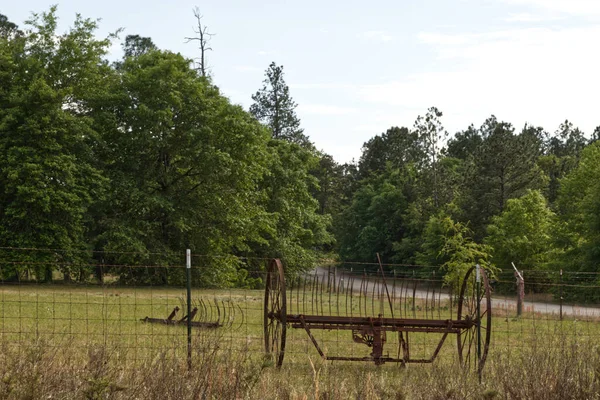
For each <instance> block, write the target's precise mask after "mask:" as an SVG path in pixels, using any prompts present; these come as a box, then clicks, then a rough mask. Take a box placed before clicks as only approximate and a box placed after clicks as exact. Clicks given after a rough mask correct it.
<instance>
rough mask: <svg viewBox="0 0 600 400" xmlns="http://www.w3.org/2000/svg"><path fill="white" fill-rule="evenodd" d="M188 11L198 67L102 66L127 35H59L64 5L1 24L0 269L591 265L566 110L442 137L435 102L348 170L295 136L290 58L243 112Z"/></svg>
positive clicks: (17, 273) (597, 256)
mask: <svg viewBox="0 0 600 400" xmlns="http://www.w3.org/2000/svg"><path fill="white" fill-rule="evenodd" d="M195 15H196V18H197V21H198V30H197V31H196V33H197V34H199V37H197V38H191V39H193V40H196V41H197V42H198V44H199V49H200V50H201V52H202V53H201V58H200V59H201V63H200V66H199V67H196V66H195V65H194V62H193V61H192V60H190V59H187V58H185V57H183V56H182V55H180V54H177V53H173V52H171V51H168V50H163V49H159V48H157V47H156V46H155V44H154V43H153V41H152V39H151V38H147V37H140V36H138V35H129V36H126V37H125V40H124V42H123V57H122V58H121V59H120V60H118V61H113V62H110V61H108V60H107V52H108V48H109V46H110V45H111V43H112V42H113V41H115V40H117V39H118V34H119V32H116V33H114V34H111V35H109V36H108V37H106V38H100V39H99V38H97V37H96V31H97V29H98V23H97V21H94V20H90V19H85V18H82V17H80V16H77V18H76V19H75V21H74V22H73V24H72V27H71V28H70V29H69V30H68V31H67V32H66V33H64V34H59V33H57V17H56V8H55V7H53V8H51V9H50V10H49V11H48V12H44V13H40V14H32V16H31V18H30V19H29V20H28V21H26V22H25V24H24V28H21V27H19V26H18V25H17V24H15V23H13V22H11V21H10V20H9V19H8V18H7V17H6V16H3V15H0V246H1V247H2V248H3V249H4V250H3V251H0V262H2V261H3V260H2V259H4V261H3V267H2V272H1V274H2V279H24V278H25V275H27V274H31V275H32V276H34V277H35V278H36V279H38V280H50V279H51V278H52V272H53V271H56V270H57V269H58V270H60V272H62V273H63V275H64V277H65V279H87V276H88V275H89V273H90V269H89V267H86V266H88V265H106V266H107V267H106V268H104V269H103V270H102V271H110V268H111V267H110V266H117V265H181V263H182V254H183V251H184V249H186V248H190V249H191V250H192V252H193V253H195V254H200V255H204V256H207V257H205V258H204V259H203V260H202V263H203V268H202V271H201V272H199V271H197V272H196V275H195V277H194V279H195V280H196V282H197V283H198V284H201V285H205V286H233V285H248V284H252V282H255V280H253V279H254V278H255V277H252V276H251V274H250V275H249V273H248V271H250V270H255V269H259V268H261V266H262V265H263V264H262V263H263V261H262V260H263V259H265V258H269V257H279V258H281V259H282V260H284V261H285V263H286V265H287V268H288V270H289V271H290V272H292V273H293V272H299V271H305V270H308V269H310V268H312V267H314V266H315V265H316V263H317V262H318V260H319V259H321V258H323V257H328V258H335V259H339V260H340V261H368V262H372V261H374V260H375V255H376V253H379V254H380V255H381V258H382V260H383V262H384V263H395V264H411V265H427V266H439V267H440V271H441V273H443V274H445V275H446V278H447V279H448V280H449V281H451V280H452V279H454V277H455V276H456V275H457V274H459V273H460V272H461V271H462V270H464V268H466V266H467V265H471V264H473V263H475V262H479V263H482V264H483V265H485V266H487V267H488V268H490V269H493V268H494V266H497V267H503V268H504V267H507V266H509V265H510V262H513V261H514V262H515V263H517V264H518V266H519V268H521V269H532V270H557V269H567V270H574V271H581V270H585V271H597V270H598V262H599V260H600V219H599V218H600V217H598V216H599V215H600V147H599V146H600V145H598V143H597V140H598V138H599V136H600V127H599V128H596V130H595V131H594V132H593V133H592V135H591V139H587V138H586V136H585V135H584V133H583V132H582V131H581V130H579V129H578V128H577V127H575V126H574V125H573V124H572V123H571V122H569V121H565V122H564V123H563V124H561V125H560V126H559V127H558V129H557V130H556V131H554V132H552V133H549V132H547V131H546V130H544V129H543V128H542V127H538V126H534V125H529V124H527V125H525V126H524V127H523V128H522V129H520V130H518V129H516V128H515V127H514V126H513V125H512V124H510V123H509V122H505V121H501V120H498V119H497V118H496V117H495V116H490V118H488V119H487V120H485V121H484V122H483V123H482V124H481V126H479V127H476V126H474V125H471V126H469V127H468V128H467V129H465V130H463V131H460V132H457V133H455V134H454V135H449V134H448V132H447V131H446V130H445V128H444V127H443V123H442V118H443V113H442V111H441V110H438V109H437V108H435V107H431V108H430V109H428V110H426V112H425V114H424V115H423V116H418V117H417V118H416V121H415V123H414V125H413V126H412V127H391V128H390V129H388V130H387V131H386V132H384V133H381V134H379V135H376V136H374V137H372V138H371V139H370V140H369V141H367V142H366V143H365V144H364V146H363V148H362V154H361V156H360V159H359V160H358V161H357V162H351V163H345V164H340V163H338V162H336V161H335V160H334V159H333V157H331V156H330V155H328V154H326V153H324V152H322V151H319V150H318V149H317V148H316V146H315V145H314V143H312V142H311V141H310V138H309V136H308V135H307V134H306V133H305V132H304V131H303V129H302V128H301V121H300V119H299V118H298V116H297V115H296V113H295V108H296V103H295V102H294V100H293V99H292V96H291V94H290V91H289V87H288V86H287V84H286V83H285V79H284V70H283V67H282V66H280V65H277V64H276V63H271V64H270V65H269V66H268V68H267V70H266V73H265V78H264V82H263V85H262V87H260V88H259V90H258V91H257V92H256V93H255V94H254V95H253V96H252V99H253V104H252V106H251V107H250V108H249V110H244V109H243V108H242V107H241V106H239V105H235V104H232V103H231V102H230V101H229V99H228V98H227V97H225V96H223V95H222V94H221V92H220V90H219V88H218V86H217V85H216V83H215V82H214V80H213V79H212V78H211V77H210V74H208V73H207V67H206V61H205V60H206V59H205V54H204V51H205V50H210V47H209V46H208V43H207V38H209V37H210V35H211V34H210V33H209V32H208V31H207V29H206V27H205V26H203V25H202V23H201V16H200V14H199V12H198V10H196V11H195ZM188 39H190V38H188ZM25 248H36V249H45V251H24V250H18V249H25ZM15 257H18V258H19V260H20V261H21V263H19V264H14V263H12V264H11V263H10V260H14V259H15ZM166 271H169V272H166ZM96 272H97V271H96ZM114 272H115V273H118V274H119V277H120V279H122V280H123V281H124V282H129V281H131V282H142V283H144V282H152V283H165V284H166V283H177V282H181V281H182V279H183V274H182V271H181V270H178V269H172V270H165V269H153V268H139V269H131V268H130V269H127V268H117V267H114ZM99 274H100V275H101V273H99ZM97 275H98V274H97ZM100 275H99V276H98V277H99V278H102V276H100Z"/></svg>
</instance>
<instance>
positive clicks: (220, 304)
mask: <svg viewBox="0 0 600 400" xmlns="http://www.w3.org/2000/svg"><path fill="white" fill-rule="evenodd" d="M179 300H180V302H181V307H179V306H176V307H175V308H174V309H173V311H172V312H171V313H170V314H169V316H168V317H167V318H166V319H163V318H151V317H145V318H142V319H141V321H143V322H147V323H157V324H164V325H186V324H187V322H188V319H190V321H191V325H192V326H193V327H197V328H219V327H223V326H225V327H227V328H231V327H232V326H233V323H234V321H235V319H236V317H237V315H238V314H239V315H240V319H241V321H240V325H239V329H241V327H242V326H243V323H244V311H243V310H242V308H241V307H240V305H239V304H234V302H233V301H232V300H231V299H226V300H223V299H217V298H216V297H215V298H213V299H212V301H208V300H207V301H205V300H204V299H202V298H199V299H197V300H192V303H191V305H192V306H193V309H192V310H191V313H190V315H184V316H183V317H181V318H179V319H177V318H176V316H177V314H178V312H179V311H180V310H182V309H183V310H186V309H187V306H186V304H185V302H184V301H183V298H180V299H179ZM236 306H237V307H236ZM236 308H237V310H236Z"/></svg>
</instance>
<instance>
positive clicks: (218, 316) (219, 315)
mask: <svg viewBox="0 0 600 400" xmlns="http://www.w3.org/2000/svg"><path fill="white" fill-rule="evenodd" d="M213 301H214V302H215V308H216V309H217V325H219V323H220V322H221V308H220V307H219V302H218V300H217V298H216V297H215V298H214V299H213Z"/></svg>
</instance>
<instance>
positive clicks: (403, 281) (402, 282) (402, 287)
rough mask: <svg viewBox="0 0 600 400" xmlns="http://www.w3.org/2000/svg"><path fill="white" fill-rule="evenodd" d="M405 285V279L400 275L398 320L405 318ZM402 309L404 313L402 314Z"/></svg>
mask: <svg viewBox="0 0 600 400" xmlns="http://www.w3.org/2000/svg"><path fill="white" fill-rule="evenodd" d="M405 283H406V279H404V277H403V276H402V273H400V304H399V308H400V318H402V317H404V316H406V315H407V314H406V293H405V292H404V286H405V285H404V284H405ZM402 308H404V313H402Z"/></svg>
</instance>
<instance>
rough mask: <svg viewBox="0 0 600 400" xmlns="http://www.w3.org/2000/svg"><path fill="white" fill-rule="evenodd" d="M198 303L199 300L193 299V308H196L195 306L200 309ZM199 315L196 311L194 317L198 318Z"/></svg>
mask: <svg viewBox="0 0 600 400" xmlns="http://www.w3.org/2000/svg"><path fill="white" fill-rule="evenodd" d="M197 303H198V300H196V299H192V309H194V308H196V309H198V306H197ZM197 317H198V312H197V311H196V315H194V318H197Z"/></svg>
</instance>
